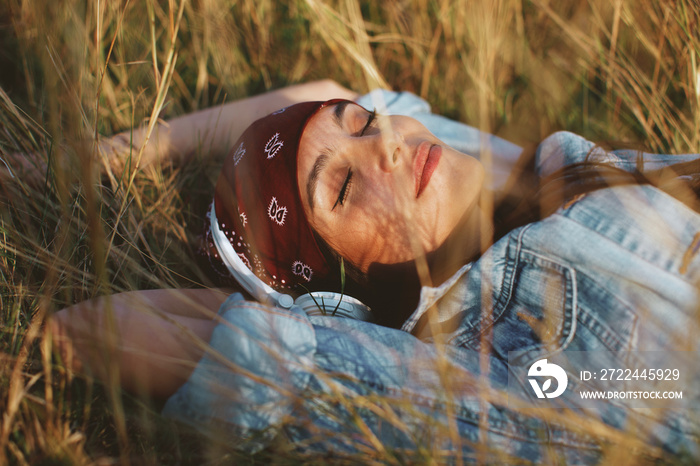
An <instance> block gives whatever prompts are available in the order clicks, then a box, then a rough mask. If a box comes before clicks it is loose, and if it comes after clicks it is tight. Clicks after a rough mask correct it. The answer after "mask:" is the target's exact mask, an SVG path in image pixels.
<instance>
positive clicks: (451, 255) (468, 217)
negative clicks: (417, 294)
mask: <svg viewBox="0 0 700 466" xmlns="http://www.w3.org/2000/svg"><path fill="white" fill-rule="evenodd" d="M489 195H490V194H489V193H482V196H481V198H480V199H479V202H478V203H476V205H475V206H474V207H473V208H471V209H469V211H467V212H466V213H465V214H464V216H463V217H462V219H461V220H460V222H459V223H458V224H457V226H456V227H455V229H454V230H452V233H450V235H449V236H448V237H447V239H446V240H445V242H444V243H442V245H440V247H439V248H437V249H436V250H435V251H433V252H432V253H431V254H429V256H428V263H429V266H430V278H431V280H432V283H433V285H439V284H441V283H442V282H444V281H445V280H447V279H448V278H450V277H451V276H452V275H453V274H454V273H455V272H457V270H459V269H460V268H461V267H462V266H463V265H465V264H467V263H469V262H471V261H474V260H476V259H477V258H478V257H479V256H481V254H483V253H484V252H485V251H486V249H488V248H489V247H490V246H491V244H492V242H493V231H494V230H493V221H492V220H491V219H492V214H491V212H492V211H493V208H492V207H491V203H490V202H489V201H490V199H489V198H488V197H487V196H489Z"/></svg>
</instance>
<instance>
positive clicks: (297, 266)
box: [292, 261, 314, 282]
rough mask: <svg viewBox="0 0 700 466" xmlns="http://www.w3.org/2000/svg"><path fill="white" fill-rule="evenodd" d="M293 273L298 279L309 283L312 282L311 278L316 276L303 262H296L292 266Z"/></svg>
mask: <svg viewBox="0 0 700 466" xmlns="http://www.w3.org/2000/svg"><path fill="white" fill-rule="evenodd" d="M292 273H293V274H294V275H296V276H298V277H301V278H303V279H304V280H306V281H307V282H310V281H311V276H312V275H313V274H314V272H313V270H311V267H309V266H308V265H306V264H304V263H303V262H301V261H294V264H292Z"/></svg>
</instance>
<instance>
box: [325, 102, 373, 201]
mask: <svg viewBox="0 0 700 466" xmlns="http://www.w3.org/2000/svg"><path fill="white" fill-rule="evenodd" d="M376 118H377V111H376V110H372V111H371V112H369V115H368V116H367V123H365V126H364V127H363V128H362V131H360V136H364V134H365V131H367V130H368V129H369V128H371V127H372V124H373V123H374V121H375V120H376ZM352 175H353V173H352V168H348V174H347V176H346V177H345V181H344V182H343V186H342V187H341V188H340V193H338V199H336V201H335V204H333V208H332V209H331V210H334V209H335V208H336V207H337V206H338V204H340V205H341V206H342V205H343V204H344V203H345V200H346V199H347V198H348V194H349V193H350V185H351V183H352Z"/></svg>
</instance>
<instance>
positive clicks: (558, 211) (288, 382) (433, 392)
mask: <svg viewBox="0 0 700 466" xmlns="http://www.w3.org/2000/svg"><path fill="white" fill-rule="evenodd" d="M302 91H303V92H302ZM284 92H285V91H284V90H283V91H278V92H277V93H271V94H266V95H264V96H259V97H257V98H253V100H252V102H256V103H255V104H254V105H251V103H250V102H251V100H248V101H242V102H238V103H234V104H230V106H229V107H228V109H229V111H230V112H231V114H232V115H235V118H234V119H233V120H232V121H229V120H228V118H227V117H223V118H221V119H220V121H219V123H218V125H219V128H222V127H223V128H229V127H230V128H231V130H230V132H231V133H233V134H235V135H238V134H240V129H241V128H242V126H240V125H239V124H240V123H241V122H242V121H244V120H246V118H247V117H250V119H251V120H252V119H254V118H253V117H257V116H259V115H260V113H265V112H263V109H265V111H271V110H276V109H279V110H277V111H275V112H274V113H272V114H270V115H268V116H266V117H264V118H262V119H260V120H258V121H256V122H255V123H254V124H252V125H251V126H249V127H248V129H247V130H246V131H245V132H243V134H242V135H241V136H240V138H238V140H237V141H236V142H235V143H234V144H232V145H231V146H230V147H231V150H230V152H229V155H228V156H227V158H226V160H225V162H224V166H223V169H222V173H221V176H220V178H219V181H218V183H217V187H216V193H215V196H214V202H213V204H212V207H211V211H210V220H211V229H210V234H209V235H208V238H207V244H206V245H205V246H208V247H209V249H208V254H209V255H208V259H209V260H210V261H211V263H212V266H213V267H214V268H215V269H216V270H218V272H217V273H222V274H224V275H225V274H226V271H227V270H233V271H234V272H235V273H239V274H240V273H241V270H243V272H245V271H246V270H250V271H252V272H253V273H254V274H255V275H256V276H257V277H258V279H259V280H261V282H260V284H259V286H258V288H255V289H257V290H262V291H261V292H260V293H259V295H258V296H257V297H258V298H259V299H261V300H263V301H265V302H264V303H261V302H257V301H253V300H252V299H250V297H249V299H247V300H246V299H245V298H244V296H243V295H242V294H241V293H233V294H229V292H227V291H220V290H151V291H137V292H131V293H125V294H121V295H115V296H112V297H105V298H99V299H96V300H93V301H89V302H85V303H81V304H78V305H76V306H73V307H71V308H68V309H65V310H63V311H60V312H58V313H57V314H56V315H55V316H54V327H53V329H54V334H55V337H56V339H57V340H58V341H59V342H62V344H61V351H62V354H63V356H64V357H65V358H68V359H69V360H70V353H71V352H74V354H75V355H77V357H78V358H77V359H78V361H79V363H80V364H79V365H82V366H84V367H85V366H86V367H87V368H89V369H91V370H92V371H95V372H97V373H98V374H99V375H101V376H102V377H104V378H106V379H108V380H115V379H114V377H115V376H117V374H118V377H119V378H118V380H119V383H121V385H122V386H123V387H125V388H127V389H130V390H133V391H136V392H141V393H145V394H147V395H150V396H156V397H162V398H167V401H166V403H165V407H164V414H165V415H166V416H170V417H173V418H175V419H179V420H181V421H183V422H186V423H189V424H192V425H194V426H196V427H198V428H200V429H202V430H204V431H207V432H210V433H212V434H219V435H221V434H223V435H225V436H226V438H227V439H228V441H230V442H234V443H235V444H236V445H237V446H239V447H240V448H242V449H247V450H249V451H256V450H258V449H260V448H264V447H265V446H266V445H268V444H269V442H270V441H271V440H272V439H273V438H274V437H276V436H277V435H283V436H284V437H286V438H287V439H288V440H289V441H290V442H291V443H292V445H294V447H296V448H298V449H300V450H304V451H306V450H308V451H324V452H325V451H330V452H334V453H336V454H337V453H350V454H355V453H358V452H359V453H361V454H366V455H370V456H371V457H373V458H382V459H387V458H396V457H397V456H398V457H404V456H405V457H408V458H412V459H414V460H415V459H420V458H423V459H427V458H433V459H439V460H445V459H446V458H448V457H454V456H460V457H464V458H465V459H481V460H484V461H489V462H507V461H516V462H518V461H519V462H522V461H523V460H527V461H532V462H540V461H548V460H549V461H552V462H555V461H559V462H561V461H566V462H570V463H575V464H580V463H593V462H597V461H600V460H601V459H602V458H605V457H606V455H607V454H609V452H610V451H611V448H612V450H614V451H619V448H621V447H623V448H624V451H627V452H628V453H629V454H630V455H639V458H638V459H639V460H640V461H641V460H644V459H649V458H653V457H662V458H674V459H679V458H681V459H683V458H685V459H687V460H689V461H690V459H691V458H696V457H697V456H698V455H699V454H700V452H699V451H698V449H699V447H700V444H698V441H697V438H698V437H697V435H698V433H700V431H699V430H698V425H697V416H696V414H695V413H694V412H693V411H692V410H689V409H688V408H695V409H697V407H698V404H697V401H698V397H697V383H696V382H695V379H696V378H697V377H698V376H697V372H698V371H697V370H696V368H695V367H696V364H695V363H694V361H695V359H694V357H692V356H691V357H687V355H688V354H691V355H692V354H693V353H688V352H697V350H698V348H697V341H698V335H700V333H699V331H698V330H699V329H698V322H699V320H698V302H700V301H699V300H698V297H699V296H698V280H699V279H700V259H698V255H697V252H698V250H699V249H700V247H699V246H700V216H699V215H698V213H697V212H696V211H695V210H693V208H695V207H697V206H696V204H695V197H694V190H693V188H694V187H695V186H697V184H696V181H697V177H696V174H697V173H698V170H697V168H698V166H697V163H695V162H694V161H695V160H696V159H697V158H698V156H697V155H685V156H668V155H660V154H640V153H638V152H634V151H612V152H606V151H604V150H603V149H601V148H599V147H596V146H595V145H593V144H592V143H590V142H588V141H586V140H584V139H582V138H581V137H579V136H576V135H573V134H570V133H563V132H562V133H556V134H554V135H552V136H550V137H549V138H547V139H545V140H544V141H543V142H542V143H541V144H540V145H539V147H538V149H537V151H536V154H535V156H534V157H529V158H528V157H527V156H520V153H521V152H522V150H521V149H520V148H519V147H517V146H515V145H513V144H510V143H508V142H506V141H503V140H500V139H498V138H495V137H493V136H489V135H484V134H482V133H479V132H478V131H476V130H474V129H473V128H469V127H466V126H464V125H461V124H459V123H455V122H452V121H449V120H447V119H444V118H442V117H439V116H436V115H431V114H430V113H429V108H428V107H427V105H426V104H425V102H423V101H422V100H420V99H418V98H417V97H415V96H412V95H410V94H406V93H400V94H395V93H390V92H379V93H375V94H373V95H370V96H364V97H358V96H356V95H354V94H353V93H352V92H350V91H347V90H344V89H342V88H339V87H337V86H335V85H334V84H332V83H328V82H324V83H312V84H309V85H305V86H301V87H299V88H297V89H296V92H294V93H293V94H292V99H291V101H290V100H283V99H280V95H281V94H280V93H284ZM309 94H311V95H313V101H312V102H304V103H298V104H294V105H289V104H293V103H294V102H295V101H296V100H298V101H306V100H309V97H308V95H309ZM314 94H315V95H314ZM329 98H331V99H333V100H330V101H328V100H327V99H329ZM373 98H374V100H372V99H373ZM255 99H257V100H255ZM345 99H347V100H345ZM247 105H249V106H248V107H246V106H247ZM285 105H287V106H286V107H285ZM382 105H383V106H384V108H382V111H381V112H374V111H371V110H367V108H370V109H371V108H372V107H373V106H380V107H381V106H382ZM251 109H252V110H253V111H251ZM183 118H184V119H182V120H179V121H174V122H171V127H170V131H171V134H172V137H174V138H175V137H177V138H179V140H178V142H177V143H176V145H178V146H180V147H185V148H187V147H192V146H193V145H194V144H195V141H194V140H195V139H196V137H195V133H196V131H195V130H196V129H197V128H200V129H201V128H203V126H202V124H203V122H204V121H205V119H202V116H201V115H200V116H199V117H198V116H196V115H195V116H188V117H183ZM182 122H189V123H182ZM180 124H182V127H185V128H187V127H188V126H189V129H188V130H187V131H182V132H180V131H179V130H178V129H177V128H179V127H180V126H178V125H180ZM186 151H187V150H185V152H186ZM519 157H520V158H519ZM482 160H483V161H482ZM487 162H488V163H487ZM509 173H510V174H511V177H510V179H507V178H508V177H507V175H508V174H509ZM220 261H223V262H222V263H221V264H219V262H220ZM217 264H218V265H217ZM241 264H243V266H244V267H243V269H241ZM244 280H253V279H252V278H250V277H248V278H244ZM255 280H257V279H255ZM263 283H264V285H263ZM421 284H422V285H424V286H423V287H422V288H421ZM256 286H257V285H256ZM266 287H269V288H266ZM273 290H274V291H273ZM319 290H321V291H323V290H329V291H337V292H342V293H345V294H348V295H351V296H353V297H355V298H359V299H360V301H363V302H365V303H366V304H368V305H369V306H370V308H371V309H372V311H371V315H372V319H373V320H374V321H375V323H370V322H365V321H360V320H352V319H343V318H339V317H336V316H331V315H329V314H332V313H333V310H334V308H333V307H332V306H329V307H327V308H326V310H325V311H323V312H311V313H310V315H309V314H307V313H305V312H304V311H303V310H302V309H301V308H300V307H299V306H291V298H288V297H287V296H286V295H292V296H298V295H300V294H303V293H305V292H307V291H319ZM253 292H254V293H255V291H253ZM323 304H325V303H319V306H321V307H322V306H323ZM311 307H313V306H311ZM324 314H325V315H324ZM378 324H381V325H378ZM391 327H395V328H391ZM69 342H71V343H72V344H69ZM645 351H646V352H655V353H644V352H645ZM681 351H684V352H686V353H681ZM684 355H685V356H684ZM691 361H692V362H691ZM555 364H556V365H555ZM559 366H562V367H563V369H562V368H561V367H559ZM602 369H605V370H606V371H607V370H611V369H616V370H617V369H620V370H622V371H623V372H624V371H625V370H627V369H629V370H630V374H635V373H636V379H633V378H632V377H631V376H630V378H627V379H626V381H624V382H620V384H621V385H612V386H611V385H609V384H608V382H610V381H609V380H607V379H608V377H607V375H606V376H603V375H602V372H601V370H602ZM643 369H644V370H645V374H646V371H649V370H650V369H654V370H656V369H663V370H667V369H668V370H669V371H670V372H669V374H670V375H669V377H668V378H667V377H666V376H663V377H661V379H662V380H661V381H658V380H654V382H653V383H652V381H651V376H647V375H645V377H644V379H642V378H641V375H640V374H641V372H640V371H641V370H643ZM673 369H678V372H677V373H678V377H676V375H675V374H676V372H674V371H673ZM538 371H540V372H539V373H538ZM586 371H588V372H587V373H588V375H586ZM634 371H636V372H634ZM662 372H663V371H662ZM591 374H597V375H595V376H593V375H591ZM649 374H651V372H649ZM654 374H655V375H654V379H657V377H656V372H654ZM545 376H548V377H545ZM552 379H555V381H552ZM635 383H636V385H635ZM606 384H608V385H606ZM655 384H661V385H655ZM623 385H624V389H625V390H627V391H630V390H631V391H634V392H639V393H641V392H642V391H645V390H646V391H650V390H654V391H659V393H661V392H664V393H665V392H670V391H671V389H673V390H675V391H678V390H682V391H683V398H684V399H683V400H682V402H683V403H685V404H682V405H681V404H673V402H669V401H668V400H665V402H664V403H661V404H656V405H655V404H654V403H653V402H652V401H650V400H647V399H646V398H645V397H644V396H643V395H640V396H639V399H637V397H636V396H632V395H625V396H626V397H625V398H622V399H621V398H620V396H617V397H616V398H617V399H614V400H611V401H598V402H595V403H597V404H594V405H591V404H590V403H588V404H587V402H586V400H584V399H582V397H581V396H580V392H581V391H585V390H621V387H623ZM650 387H653V388H650ZM676 401H680V400H676ZM551 408H557V409H551ZM638 408H643V409H638ZM674 408H678V409H674ZM680 408H683V409H680ZM550 458H551V459H550Z"/></svg>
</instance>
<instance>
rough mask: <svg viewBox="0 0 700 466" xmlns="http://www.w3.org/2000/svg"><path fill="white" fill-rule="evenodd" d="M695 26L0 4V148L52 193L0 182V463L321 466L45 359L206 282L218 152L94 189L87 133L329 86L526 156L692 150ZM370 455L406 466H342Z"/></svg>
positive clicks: (631, 7) (496, 15)
mask: <svg viewBox="0 0 700 466" xmlns="http://www.w3.org/2000/svg"><path fill="white" fill-rule="evenodd" d="M699 22H700V5H699V4H698V2H697V1H695V0H676V1H669V0H612V1H611V0H566V1H558V2H551V1H549V0H483V1H482V0H452V1H441V0H406V1H398V0H389V1H383V2H372V1H364V0H290V1H287V2H275V1H271V0H255V1H252V0H239V1H230V0H200V1H186V0H169V1H165V0H163V1H158V2H156V1H154V0H144V1H141V2H133V1H123V0H120V1H100V0H88V1H79V0H64V1H58V2H49V1H33V2H28V1H22V0H4V1H3V2H2V3H0V43H1V44H2V47H1V49H2V50H0V154H2V155H3V157H5V158H7V159H8V160H9V157H10V154H17V153H23V154H28V153H33V154H39V158H38V159H37V160H33V161H29V162H28V165H31V164H33V163H36V164H37V167H36V169H37V170H40V171H39V172H38V173H41V182H40V183H37V184H35V185H32V184H30V183H28V182H27V178H26V176H27V175H26V172H25V171H23V170H22V169H17V173H16V175H17V176H16V177H15V178H14V179H11V180H9V179H4V180H3V181H2V183H3V185H2V187H1V189H0V192H1V196H2V197H1V199H0V293H1V294H0V329H1V331H0V412H2V413H3V416H2V420H1V421H0V464H3V463H16V464H83V463H85V464H88V463H104V464H108V463H109V464H111V463H114V462H124V463H128V462H133V463H137V464H151V463H152V464H167V463H174V462H180V463H192V464H200V463H208V464H218V463H227V462H235V461H237V460H245V461H246V462H261V463H262V462H268V461H270V460H274V461H275V462H297V461H307V460H312V459H314V458H302V457H299V456H297V454H295V453H293V452H292V451H291V450H290V446H289V445H285V444H279V445H275V446H273V447H272V448H270V449H269V450H267V451H265V452H263V453H261V454H259V455H257V456H255V457H246V456H241V455H240V454H238V453H235V452H233V451H231V450H230V448H228V447H227V445H226V444H225V443H224V444H220V443H216V442H213V441H211V440H209V439H204V438H202V437H200V436H198V435H197V434H195V433H193V432H189V431H187V430H186V429H184V428H182V427H179V426H173V425H172V424H171V423H169V422H167V421H165V420H163V419H161V418H160V416H159V415H158V407H157V406H154V405H151V404H148V403H145V402H142V401H140V400H138V399H136V398H132V397H130V396H127V395H123V394H121V393H120V392H119V389H118V387H115V386H106V387H105V386H103V385H98V384H94V383H92V382H90V381H89V380H85V379H83V378H79V377H74V376H73V374H71V373H69V372H67V371H65V370H64V369H62V367H61V366H60V364H57V362H56V360H55V359H53V358H52V355H51V350H50V348H51V347H50V341H49V338H48V337H47V333H46V332H45V327H44V325H43V324H44V322H45V321H46V319H47V318H48V317H49V316H50V315H51V313H52V312H54V311H56V310H58V309H61V308H63V307H65V306H66V305H68V304H72V303H75V302H78V301H81V300H84V299H88V298H90V297H93V296H96V295H101V294H106V293H111V292H118V291H125V290H135V289H143V288H160V287H194V286H202V284H201V283H200V282H199V281H198V279H196V278H195V279H193V278H192V277H193V274H192V271H191V263H192V257H193V252H192V249H191V248H190V247H189V246H188V243H189V241H191V240H192V239H193V238H194V237H195V236H196V235H197V234H198V233H199V228H200V225H201V224H202V217H203V213H204V212H205V209H206V206H207V205H208V203H209V201H210V197H211V193H212V190H213V183H214V180H215V179H216V176H217V169H218V166H219V163H220V156H221V155H222V154H208V153H205V152H206V147H205V146H204V145H203V147H202V150H201V151H200V152H201V153H198V154H196V157H195V161H194V162H191V163H188V164H187V165H186V166H180V167H170V166H152V167H149V169H148V170H140V169H138V168H137V163H136V160H137V159H138V148H136V150H134V153H133V154H132V155H133V158H132V159H133V161H134V163H133V165H132V167H131V170H127V171H126V172H124V173H121V174H113V173H111V172H109V170H108V171H107V173H106V174H105V175H104V176H101V177H98V176H96V175H95V173H96V170H94V168H95V167H96V166H100V165H102V164H103V161H102V160H101V159H99V157H97V156H96V154H95V151H94V150H93V149H92V148H93V147H94V145H93V144H91V142H92V141H96V140H97V139H100V138H104V137H106V136H109V135H111V134H114V133H116V132H119V131H125V130H129V129H130V128H135V127H138V126H140V125H142V124H143V123H144V122H148V121H153V120H154V119H156V118H161V119H167V118H169V117H172V116H176V115H181V114H183V113H186V112H190V111H193V110H197V109H201V108H206V107H209V106H212V105H215V104H219V103H223V102H228V101H231V100H235V99H238V98H242V97H245V96H249V95H252V94H257V93H261V92H264V91H266V90H269V89H275V88H279V87H282V86H285V85H288V84H293V83H299V82H306V81H311V80H316V79H324V78H330V79H334V80H336V81H337V82H339V83H341V84H342V85H344V86H346V87H349V88H351V89H354V90H356V91H358V92H364V91H367V90H369V89H371V88H374V87H377V86H384V87H388V88H394V89H397V90H399V89H400V90H407V91H412V92H414V93H416V94H418V95H420V96H422V97H424V98H426V99H427V100H428V101H429V102H430V103H431V104H432V106H433V109H434V111H436V112H438V113H441V114H443V115H446V116H449V117H451V118H454V119H458V120H460V121H463V122H466V123H468V124H471V125H473V126H476V127H478V128H480V129H483V130H485V131H488V132H492V133H495V134H498V135H499V136H502V137H505V138H507V139H510V140H512V141H514V142H516V143H519V144H522V145H527V144H531V143H535V142H537V141H538V140H541V139H542V138H544V137H546V136H547V135H548V134H550V133H551V132H553V131H555V130H560V129H567V130H570V131H574V132H577V133H579V134H582V135H584V136H586V137H587V138H589V139H591V140H595V141H622V142H624V143H625V144H628V145H637V144H641V145H643V146H644V147H646V148H648V149H650V150H652V151H667V152H670V153H683V152H698V151H700V36H699V35H698V30H699V29H700V24H699ZM208 155H213V156H212V157H209V156H208ZM0 168H1V167H0ZM623 453H624V454H623ZM383 455H388V456H383ZM652 456H653V455H652ZM370 459H372V460H377V461H379V460H385V461H388V462H396V461H398V459H397V458H396V457H394V456H391V455H389V453H386V452H382V451H380V450H377V451H376V452H374V453H372V454H370V455H368V456H365V457H363V458H354V459H353V458H350V459H348V461H349V462H352V461H354V460H356V461H368V460H370ZM316 460H318V461H322V458H316ZM606 461H607V462H609V463H616V464H638V463H639V461H640V458H639V457H638V456H635V455H633V454H631V453H630V452H629V451H625V452H620V451H618V450H615V451H611V452H610V454H609V456H606Z"/></svg>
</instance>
